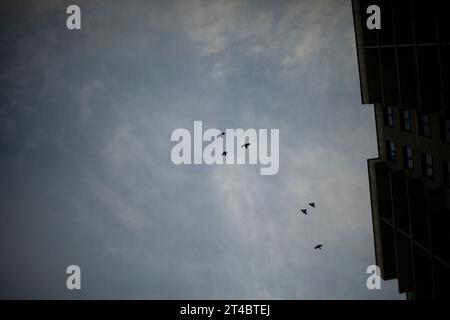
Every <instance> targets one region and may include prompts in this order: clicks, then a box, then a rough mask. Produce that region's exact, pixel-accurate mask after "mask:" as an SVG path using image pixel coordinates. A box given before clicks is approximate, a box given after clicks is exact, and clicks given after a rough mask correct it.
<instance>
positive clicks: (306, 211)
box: [300, 209, 308, 214]
mask: <svg viewBox="0 0 450 320" xmlns="http://www.w3.org/2000/svg"><path fill="white" fill-rule="evenodd" d="M300 211H301V212H303V214H308V210H306V209H302V210H300Z"/></svg>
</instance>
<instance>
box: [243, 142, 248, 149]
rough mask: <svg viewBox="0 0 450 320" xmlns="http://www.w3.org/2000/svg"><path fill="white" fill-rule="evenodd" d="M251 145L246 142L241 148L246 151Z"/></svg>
mask: <svg viewBox="0 0 450 320" xmlns="http://www.w3.org/2000/svg"><path fill="white" fill-rule="evenodd" d="M249 145H250V142H246V143H244V144H243V145H242V146H241V148H243V147H245V149H248V146H249Z"/></svg>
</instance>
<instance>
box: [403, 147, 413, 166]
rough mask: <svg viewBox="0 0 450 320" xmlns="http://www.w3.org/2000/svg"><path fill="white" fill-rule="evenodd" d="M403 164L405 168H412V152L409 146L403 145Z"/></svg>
mask: <svg viewBox="0 0 450 320" xmlns="http://www.w3.org/2000/svg"><path fill="white" fill-rule="evenodd" d="M403 165H404V166H405V168H406V169H414V152H413V150H412V148H411V147H408V146H404V147H403Z"/></svg>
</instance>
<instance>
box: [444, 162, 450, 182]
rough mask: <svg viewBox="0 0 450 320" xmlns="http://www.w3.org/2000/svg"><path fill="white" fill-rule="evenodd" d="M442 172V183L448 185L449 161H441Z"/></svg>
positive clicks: (449, 179)
mask: <svg viewBox="0 0 450 320" xmlns="http://www.w3.org/2000/svg"><path fill="white" fill-rule="evenodd" d="M442 172H443V178H444V184H445V185H446V186H449V187H450V161H443V162H442Z"/></svg>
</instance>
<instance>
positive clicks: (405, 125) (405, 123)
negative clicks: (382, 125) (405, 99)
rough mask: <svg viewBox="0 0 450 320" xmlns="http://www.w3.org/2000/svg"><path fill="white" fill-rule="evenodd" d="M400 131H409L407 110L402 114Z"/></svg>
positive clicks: (409, 115) (408, 112)
mask: <svg viewBox="0 0 450 320" xmlns="http://www.w3.org/2000/svg"><path fill="white" fill-rule="evenodd" d="M402 129H403V130H404V131H411V112H410V111H408V110H404V111H403V112H402Z"/></svg>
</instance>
